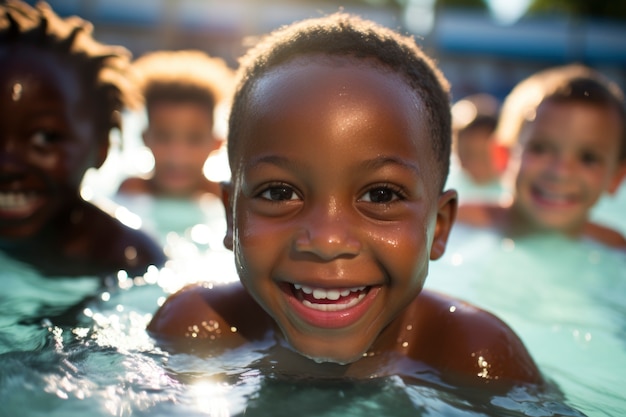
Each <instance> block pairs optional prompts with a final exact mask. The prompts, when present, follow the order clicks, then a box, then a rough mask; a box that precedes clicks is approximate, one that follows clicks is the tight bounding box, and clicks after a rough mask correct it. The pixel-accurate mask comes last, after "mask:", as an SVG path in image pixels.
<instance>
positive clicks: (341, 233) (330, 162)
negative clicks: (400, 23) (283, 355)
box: [225, 55, 456, 363]
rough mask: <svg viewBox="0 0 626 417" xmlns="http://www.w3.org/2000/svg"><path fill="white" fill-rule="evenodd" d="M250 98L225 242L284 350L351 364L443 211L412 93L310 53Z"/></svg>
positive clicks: (415, 280)
mask: <svg viewBox="0 0 626 417" xmlns="http://www.w3.org/2000/svg"><path fill="white" fill-rule="evenodd" d="M251 97H252V99H251V101H250V103H249V107H248V112H247V117H248V119H247V120H245V123H246V126H245V129H244V131H245V132H246V133H244V134H243V137H241V138H240V143H238V144H237V147H236V149H235V155H234V161H235V169H234V172H235V175H234V177H233V182H234V184H233V186H232V188H231V189H228V190H227V194H229V201H227V202H226V204H227V208H226V209H227V212H228V216H229V217H230V216H233V217H232V220H233V221H232V222H229V223H230V224H229V234H228V235H227V238H226V239H225V244H226V246H227V247H230V248H233V250H234V252H235V259H236V264H237V268H238V272H239V275H240V278H241V281H242V283H243V284H244V285H245V287H246V288H247V289H248V291H249V292H250V293H251V294H252V295H253V297H254V298H255V299H256V300H257V301H258V302H259V303H260V304H261V305H262V306H263V307H264V309H265V310H266V311H268V313H269V314H270V315H271V316H272V317H273V318H274V319H275V320H276V322H277V323H278V325H279V326H280V328H281V329H282V332H283V334H284V335H285V336H286V338H287V339H288V341H289V343H290V344H291V345H292V346H293V347H294V348H295V349H296V350H297V351H299V352H300V353H302V354H303V355H305V356H308V357H312V358H314V359H317V360H324V361H333V362H340V363H347V362H352V361H355V360H357V359H359V358H360V357H362V355H363V354H364V352H366V350H367V349H368V348H369V347H370V346H371V345H372V343H373V342H374V340H375V339H376V338H377V336H378V335H379V333H380V332H381V331H382V329H383V328H384V327H385V326H387V325H388V324H389V323H390V322H391V321H392V320H393V319H394V318H395V317H397V316H398V315H399V314H400V313H401V312H402V311H403V309H404V308H405V307H407V305H408V304H409V303H411V302H412V301H413V300H414V299H415V297H416V296H417V295H418V294H419V293H420V291H421V289H422V285H423V283H424V279H425V278H426V275H427V273H428V262H429V258H430V259H436V258H438V257H439V256H441V255H442V253H443V250H444V248H445V244H446V240H447V236H448V232H449V229H450V227H451V224H452V221H453V219H454V214H455V209H456V194H455V193H454V192H448V193H444V194H443V195H441V194H440V193H439V188H438V184H439V181H440V180H439V178H438V177H439V175H440V174H439V172H438V168H437V163H436V161H435V157H434V152H433V150H432V145H431V141H432V140H433V138H431V137H430V136H429V134H428V132H429V129H428V126H427V125H426V123H425V121H424V117H423V113H424V112H423V110H422V108H423V104H422V102H421V101H420V100H418V99H417V98H416V96H415V94H414V93H413V91H412V90H411V88H409V87H408V86H407V84H406V83H405V82H404V81H403V79H401V78H400V77H399V76H398V75H396V74H393V73H389V72H383V71H381V70H379V69H376V68H374V67H372V66H371V65H370V63H369V62H368V61H365V63H363V61H354V60H350V59H347V58H343V59H341V60H340V64H339V65H338V64H337V63H336V62H329V61H328V60H327V59H326V58H324V57H321V56H317V55H315V56H308V57H305V58H298V59H295V60H294V61H290V62H289V63H286V64H283V65H282V66H280V67H279V68H276V69H274V70H272V71H270V72H269V73H268V74H267V75H265V76H264V77H263V78H261V79H260V80H258V82H257V84H256V87H255V89H254V91H253V93H252V95H251ZM228 192H229V193H228ZM229 207H230V208H229ZM229 210H232V211H229ZM392 343H395V341H392Z"/></svg>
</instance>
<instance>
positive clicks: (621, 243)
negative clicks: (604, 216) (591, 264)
mask: <svg viewBox="0 0 626 417" xmlns="http://www.w3.org/2000/svg"><path fill="white" fill-rule="evenodd" d="M583 233H584V235H585V236H586V237H588V238H590V239H593V240H595V241H596V242H599V243H601V244H603V245H606V246H609V247H611V248H616V249H622V250H625V251H626V238H625V237H624V235H622V234H621V233H620V232H618V231H617V230H614V229H612V228H610V227H607V226H603V225H601V224H598V223H593V222H587V224H586V225H585V229H584V232H583Z"/></svg>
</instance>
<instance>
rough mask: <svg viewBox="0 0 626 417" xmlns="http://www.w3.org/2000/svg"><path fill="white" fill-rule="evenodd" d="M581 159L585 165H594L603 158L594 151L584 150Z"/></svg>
mask: <svg viewBox="0 0 626 417" xmlns="http://www.w3.org/2000/svg"><path fill="white" fill-rule="evenodd" d="M580 161H581V162H582V163H583V164H585V165H594V164H597V163H598V162H600V161H601V158H600V157H599V156H598V155H596V154H595V153H593V152H583V153H582V154H581V155H580Z"/></svg>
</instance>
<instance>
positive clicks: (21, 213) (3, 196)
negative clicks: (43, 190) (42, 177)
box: [0, 191, 43, 218]
mask: <svg viewBox="0 0 626 417" xmlns="http://www.w3.org/2000/svg"><path fill="white" fill-rule="evenodd" d="M41 204H43V203H42V199H41V195H40V194H39V193H36V192H15V191H0V215H1V216H4V217H13V218H19V217H27V216H29V215H30V214H32V213H33V212H34V211H35V210H37V209H38V208H39V206H40V205H41Z"/></svg>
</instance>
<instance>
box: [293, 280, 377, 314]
mask: <svg viewBox="0 0 626 417" xmlns="http://www.w3.org/2000/svg"><path fill="white" fill-rule="evenodd" d="M290 286H291V290H292V292H293V294H294V296H295V297H296V298H297V299H298V300H299V301H300V302H301V303H302V304H303V305H305V306H307V307H309V308H312V309H315V310H319V311H328V312H332V311H340V310H346V309H349V308H351V307H354V306H355V305H357V304H358V303H359V302H360V301H361V300H363V298H365V296H366V295H367V293H368V292H369V290H370V287H363V286H361V287H352V288H341V289H339V288H332V289H326V288H314V287H309V286H306V285H300V284H290Z"/></svg>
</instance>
